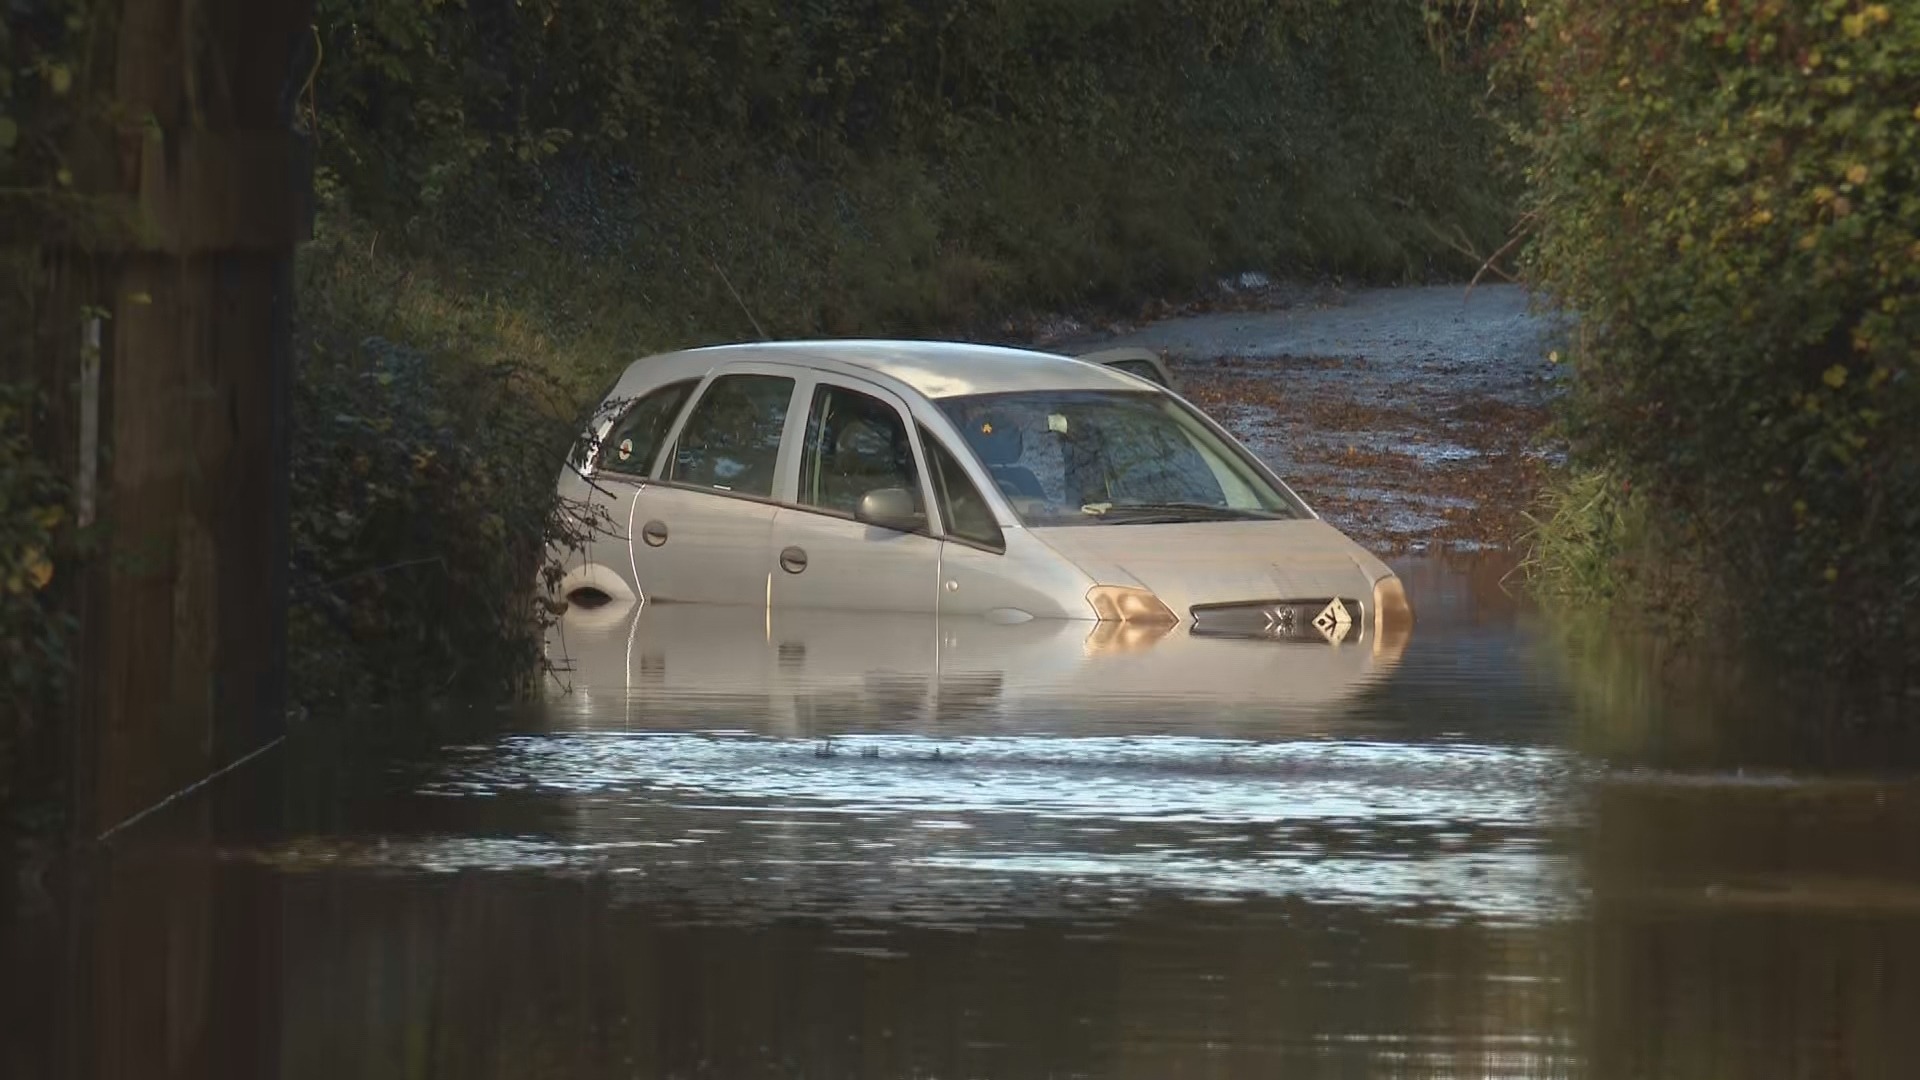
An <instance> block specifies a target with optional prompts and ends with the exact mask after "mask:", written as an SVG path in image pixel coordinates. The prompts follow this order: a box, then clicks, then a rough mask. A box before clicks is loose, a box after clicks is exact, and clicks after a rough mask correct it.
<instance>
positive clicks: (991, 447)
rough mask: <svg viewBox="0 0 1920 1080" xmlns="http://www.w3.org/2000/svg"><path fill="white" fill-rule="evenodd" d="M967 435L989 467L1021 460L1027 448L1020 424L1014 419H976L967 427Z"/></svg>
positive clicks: (969, 442) (975, 450)
mask: <svg viewBox="0 0 1920 1080" xmlns="http://www.w3.org/2000/svg"><path fill="white" fill-rule="evenodd" d="M966 436H967V444H968V445H969V446H972V447H973V452H974V453H976V454H979V455H980V460H981V461H984V462H986V463H987V465H988V466H989V467H991V466H994V465H1011V464H1013V463H1014V462H1016V461H1019V460H1020V454H1021V452H1022V451H1023V450H1025V449H1026V438H1025V437H1024V436H1022V435H1021V433H1020V425H1018V424H1016V423H1013V422H1012V421H1008V422H1007V423H1004V424H996V423H994V422H992V421H991V420H976V421H975V422H974V423H973V424H972V425H971V426H969V427H968V428H967V429H966Z"/></svg>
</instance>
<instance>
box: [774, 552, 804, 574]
mask: <svg viewBox="0 0 1920 1080" xmlns="http://www.w3.org/2000/svg"><path fill="white" fill-rule="evenodd" d="M806 568H807V553H806V552H804V551H802V550H800V549H799V548H797V547H790V548H785V549H783V550H782V551H781V552H780V569H782V570H785V571H786V572H787V573H789V574H797V573H799V572H800V571H802V570H805V569H806Z"/></svg>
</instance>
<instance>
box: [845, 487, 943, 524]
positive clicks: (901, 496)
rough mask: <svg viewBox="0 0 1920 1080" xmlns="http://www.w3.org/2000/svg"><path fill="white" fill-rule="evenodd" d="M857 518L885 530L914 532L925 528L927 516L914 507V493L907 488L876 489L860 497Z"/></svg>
mask: <svg viewBox="0 0 1920 1080" xmlns="http://www.w3.org/2000/svg"><path fill="white" fill-rule="evenodd" d="M853 516H854V517H855V518H857V519H859V520H861V521H864V522H866V523H867V524H868V525H878V526H880V527H881V528H883V529H898V530H899V531H901V532H912V531H914V530H915V529H921V528H925V527H926V524H927V515H926V514H925V513H924V512H922V511H921V510H920V509H918V508H917V507H915V506H914V500H913V492H911V491H908V490H907V489H906V488H876V489H875V490H873V491H869V492H867V493H866V494H865V495H862V496H860V508H859V509H858V510H856V511H854V515H853Z"/></svg>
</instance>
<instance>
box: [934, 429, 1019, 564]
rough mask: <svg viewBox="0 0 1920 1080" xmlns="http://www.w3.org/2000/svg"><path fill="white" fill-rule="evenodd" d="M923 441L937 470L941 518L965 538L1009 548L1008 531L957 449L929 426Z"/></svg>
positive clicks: (950, 531) (950, 530) (951, 530)
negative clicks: (931, 430)
mask: <svg viewBox="0 0 1920 1080" xmlns="http://www.w3.org/2000/svg"><path fill="white" fill-rule="evenodd" d="M920 445H922V446H924V447H926V449H927V466H928V468H930V469H931V470H932V471H933V481H934V484H933V489H934V493H935V497H936V498H938V499H939V500H940V519H941V520H942V521H945V522H946V523H947V533H948V535H950V536H955V537H958V538H960V539H962V540H970V541H972V542H974V543H976V544H979V545H981V546H983V547H988V548H992V549H993V550H995V551H1005V550H1006V549H1007V538H1006V534H1004V533H1002V532H1001V531H1000V523H999V522H997V521H995V520H994V519H993V508H992V507H991V506H988V505H987V500H986V499H985V498H983V497H982V496H981V494H980V489H979V488H977V487H975V486H974V484H973V481H972V480H971V479H969V478H968V477H967V470H966V469H964V468H962V467H961V466H960V461H959V459H958V458H956V457H954V456H953V451H951V450H948V449H947V448H946V445H945V444H943V443H942V442H941V441H940V440H939V439H936V438H934V436H933V433H932V432H930V431H928V430H927V429H926V428H924V427H923V428H921V429H920Z"/></svg>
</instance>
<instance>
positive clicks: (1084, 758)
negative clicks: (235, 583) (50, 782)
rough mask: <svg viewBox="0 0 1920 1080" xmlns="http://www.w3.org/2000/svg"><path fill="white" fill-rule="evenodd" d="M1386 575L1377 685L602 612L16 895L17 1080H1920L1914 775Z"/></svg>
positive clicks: (1230, 654)
mask: <svg viewBox="0 0 1920 1080" xmlns="http://www.w3.org/2000/svg"><path fill="white" fill-rule="evenodd" d="M1397 569H1399V570H1400V571H1401V572H1402V574H1403V576H1404V577H1405V578H1406V579H1407V582H1408V585H1409V591H1410V593H1411V595H1412V596H1413V598H1414V601H1415V603H1416V605H1417V610H1418V616H1419V625H1418V627H1417V629H1416V631H1415V632H1414V634H1413V636H1412V637H1411V639H1410V640H1408V641H1407V642H1405V643H1396V644H1393V645H1389V646H1386V647H1376V646H1375V645H1374V643H1372V642H1367V641H1361V642H1359V643H1349V644H1345V645H1342V646H1341V647H1339V648H1337V649H1336V648H1330V647H1329V648H1322V647H1318V646H1306V645H1282V644H1278V643H1269V642H1254V641H1243V640H1234V639H1194V638H1187V637H1183V636H1181V635H1179V634H1175V635H1172V636H1168V637H1163V638H1159V639H1152V638H1146V637H1142V636H1139V635H1130V636H1123V635H1116V634H1111V633H1093V632H1090V631H1092V629H1093V628H1092V627H1090V626H1088V625H1073V626H1068V625H1060V624H1027V625H1025V626H993V625H987V624H984V623H976V622H958V623H952V622H941V623H936V622H934V621H932V620H924V619H912V618H886V617H873V616H865V617H863V616H854V615H830V614H824V613H815V614H811V615H805V616H800V615H789V614H786V613H776V614H774V615H769V614H768V613H767V612H765V611H762V610H745V611H727V610H723V609H699V608H678V609H676V608H658V609H651V610H645V611H634V610H632V609H627V610H609V609H606V608H602V609H598V610H595V611H590V612H589V611H576V612H574V613H571V614H570V615H569V616H568V618H567V619H566V620H565V621H564V623H563V625H562V627H561V628H560V631H559V632H558V633H556V635H555V636H554V638H553V640H552V641H551V642H550V649H551V652H552V655H553V657H554V658H555V661H556V664H557V665H558V666H559V667H560V668H561V669H562V670H561V671H560V673H559V674H558V676H557V677H556V679H555V681H554V682H553V684H552V685H551V686H550V687H549V692H548V694H547V696H546V699H545V700H544V701H543V702H542V703H540V704H539V705H538V706H537V707H533V708H527V709H513V710H497V711H493V710H478V711H450V712H445V713H437V714H421V713H413V712H391V713H384V714H378V715H374V716H370V717H364V718H359V719H358V720H357V721H356V722H355V723H352V724H348V725H340V724H326V725H322V724H319V723H317V722H316V723H312V724H309V725H307V726H306V727H305V728H303V729H302V730H300V731H298V732H296V733H295V735H294V736H293V737H291V738H290V739H289V740H288V741H287V743H286V744H284V745H283V746H281V747H280V748H278V749H277V750H276V751H274V752H273V753H271V754H269V755H267V756H265V757H263V758H262V759H261V760H260V761H258V762H256V763H254V764H253V765H250V766H248V767H247V768H245V769H242V770H239V771H237V772H235V773H234V774H232V775H229V776H228V777H226V778H224V779H222V780H221V781H219V782H218V783H217V784H215V785H213V786H211V787H210V788H209V789H207V790H205V791H203V792H200V793H198V794H195V795H193V796H190V797H187V798H184V799H182V800H180V801H179V802H178V803H177V804H175V805H173V806H170V807H168V808H166V809H164V810H162V811H160V812H158V813H156V814H155V815H153V816H152V817H151V818H149V819H147V820H145V821H142V822H140V823H139V824H137V825H135V826H133V827H131V828H129V829H128V830H126V831H125V832H123V833H121V834H119V835H117V836H115V837H114V838H112V840H110V841H109V842H108V844H107V845H106V850H105V852H104V853H103V854H102V855H101V856H100V857H98V858H97V859H90V860H88V861H86V862H85V863H83V864H81V865H77V866H74V867H71V868H66V869H64V870H61V871H59V872H55V873H51V874H49V875H47V877H46V882H45V884H44V885H36V884H32V883H29V884H27V885H25V886H23V887H22V890H21V892H22V895H21V896H20V897H19V898H18V899H17V901H16V902H15V905H14V910H13V913H12V915H11V916H10V918H9V920H8V923H7V929H6V931H5V937H4V939H3V941H4V943H0V949H4V950H5V952H4V954H3V955H4V960H5V969H4V973H3V974H0V994H4V995H5V999H4V1001H0V1005H3V1006H4V1013H3V1014H0V1015H4V1016H5V1017H6V1019H7V1023H8V1028H7V1030H6V1031H5V1033H4V1034H0V1075H5V1076H8V1077H15V1076H18V1077H65V1076H75V1077H79V1076H86V1077H123V1076H128V1077H131V1076H141V1077H146V1076H154V1077H176V1076H178V1077H187V1076H194V1077H250V1078H251V1077H285V1078H307V1077H313V1078H323V1077H324V1078H335V1077H366V1078H385V1077H396V1078H398V1077H429V1076H432V1077H459V1078H463V1080H465V1078H487V1077H500V1078H506V1077H514V1078H523V1077H556V1078H572V1077H705V1076H712V1077H748V1076H769V1077H773V1076H780V1077H803V1076H804V1077H850V1076H859V1077H1074V1076H1086V1077H1186V1076H1194V1077H1243V1076H1244V1077H1274V1076H1286V1077H1302V1076H1316V1077H1318V1076H1328V1077H1349V1076H1354V1077H1358V1076H1368V1077H1373V1076H1410V1077H1441V1076H1449V1077H1560V1076H1581V1077H1585V1076H1593V1077H1622V1078H1625V1077H1660V1078H1665V1077H1672V1078H1676V1080H1678V1078H1686V1080H1711V1078H1717V1077H1729V1078H1731V1077H1742V1078H1745V1077H1776V1076H1777V1077H1809V1078H1812V1077H1836V1078H1837V1077H1849V1078H1855V1077H1883V1076H1884V1077H1892V1076H1908V1075H1912V1074H1913V1068H1912V1065H1911V1064H1910V1058H1911V1056H1912V1052H1913V1046H1914V1044H1913V1040H1912V1031H1911V1023H1912V1021H1913V1019H1914V1018H1916V1017H1920V783H1916V780H1915V778H1914V776H1913V775H1912V774H1907V773H1902V772H1900V771H1898V770H1894V769H1892V768H1890V767H1883V768H1877V769H1862V768H1858V767H1855V768H1851V769H1845V770H1842V769H1839V768H1827V769H1823V770H1821V771H1818V772H1814V771H1800V772H1795V771H1791V770H1781V769H1778V768H1775V767H1761V766H1760V765H1758V764H1754V763H1749V764H1747V765H1744V766H1743V765H1741V764H1740V763H1738V761H1737V760H1734V759H1731V758H1728V757H1727V756H1726V755H1724V754H1723V755H1720V756H1719V757H1718V758H1714V759H1711V760H1709V759H1708V758H1707V757H1703V756H1699V755H1696V756H1695V757H1694V758H1693V759H1691V760H1688V759H1686V758H1685V756H1684V755H1678V756H1676V755H1675V754H1674V753H1668V752H1665V751H1662V752H1660V753H1651V752H1642V753H1634V752H1631V751H1632V750H1633V748H1634V747H1635V746H1641V745H1642V744H1643V742H1644V740H1640V741H1636V738H1635V737H1634V736H1633V732H1635V731H1636V730H1638V727H1637V726H1636V725H1641V726H1644V724H1643V722H1644V720H1645V717H1646V716H1648V715H1652V714H1653V711H1655V710H1657V708H1658V702H1656V701H1655V700H1653V698H1652V697H1651V696H1647V695H1640V696H1636V695H1634V694H1628V693H1623V692H1620V691H1619V689H1618V688H1619V687H1620V686H1621V685H1623V682H1622V679H1621V678H1620V671H1619V669H1618V668H1601V669H1595V668H1592V667H1583V666H1582V664H1581V663H1580V662H1579V661H1578V660H1577V659H1573V658H1570V655H1569V653H1568V651H1567V650H1566V649H1565V648H1564V647H1563V646H1562V645H1561V644H1560V643H1559V642H1558V640H1557V639H1556V638H1555V637H1554V636H1553V635H1551V634H1549V633H1548V632H1547V631H1546V630H1545V629H1544V628H1543V627H1542V626H1541V625H1540V623H1539V622H1538V621H1537V620H1535V619H1534V618H1532V617H1530V616H1529V615H1528V614H1526V613H1525V612H1524V611H1522V610H1520V609H1518V608H1517V607H1516V605H1515V603H1514V602H1513V601H1512V599H1511V598H1509V597H1508V596H1507V595H1506V593H1505V592H1504V591H1503V590H1502V589H1501V588H1500V579H1501V577H1502V575H1503V574H1504V573H1505V570H1506V567H1505V566H1503V565H1501V564H1500V563H1499V562H1498V561H1497V560H1495V559H1493V558H1491V557H1488V556H1472V557H1460V556H1446V555H1430V556H1421V557H1416V558H1410V559H1404V560H1401V561H1400V562H1399V564H1398V566H1397ZM1596 671H1598V672H1599V673H1600V674H1599V675H1598V676H1596V674H1595V672H1596ZM1596 678H1600V679H1601V682H1602V683H1603V684H1604V686H1605V687H1608V688H1611V689H1610V690H1608V692H1604V693H1603V692H1600V691H1598V690H1596V689H1595V682H1594V680H1595V679H1596Z"/></svg>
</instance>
